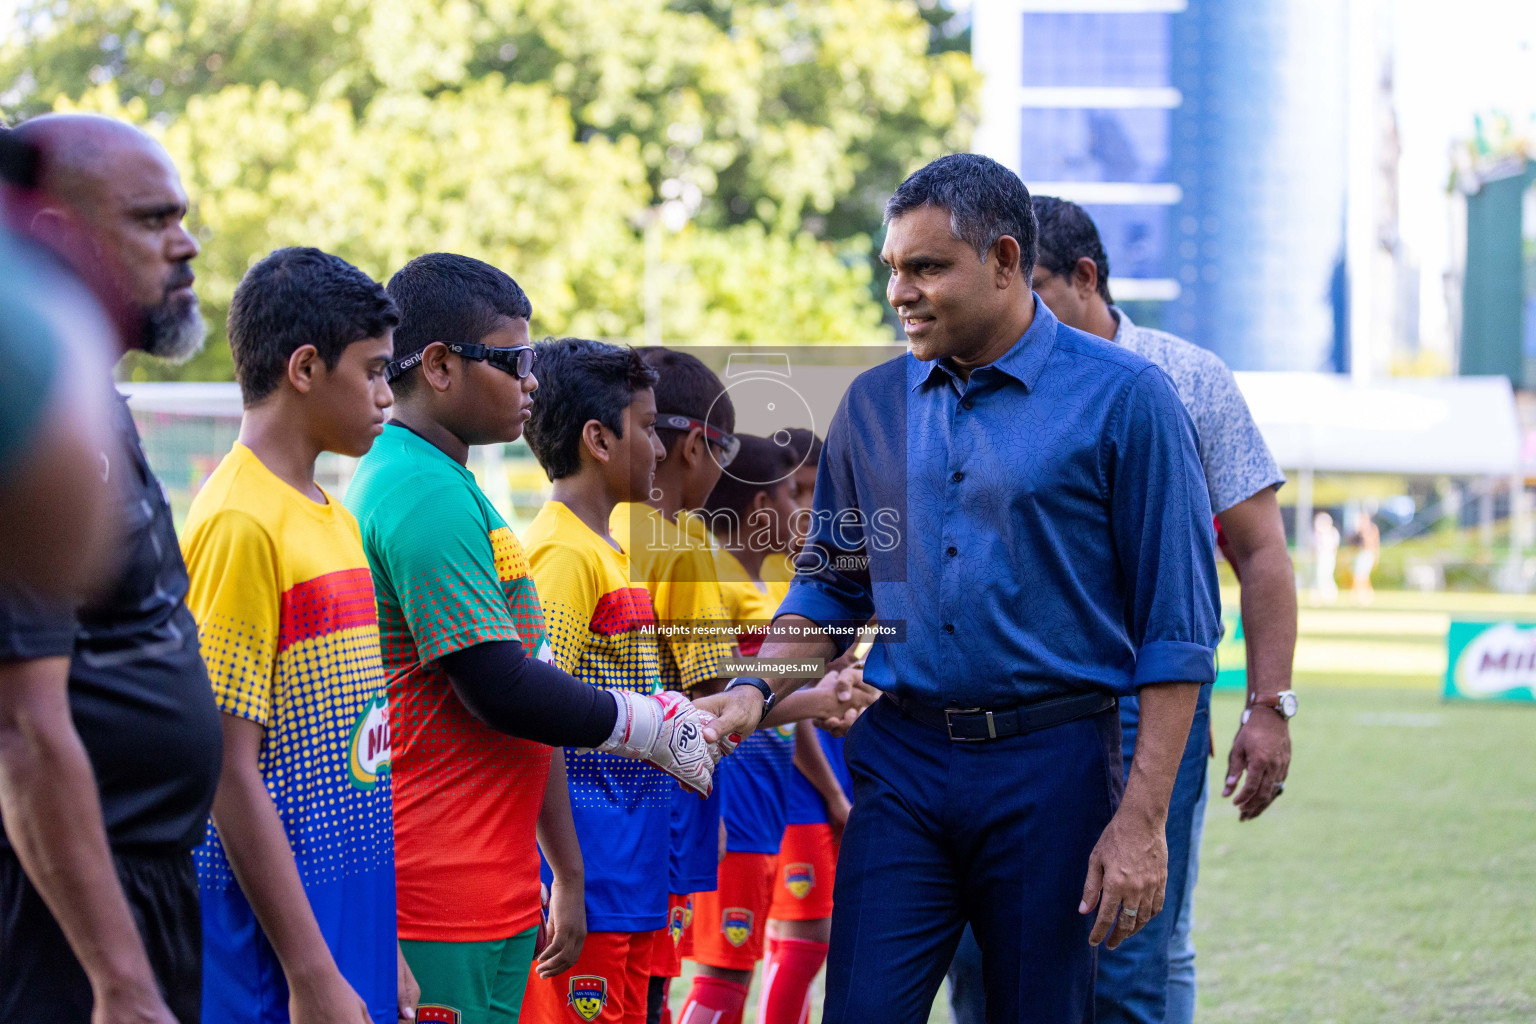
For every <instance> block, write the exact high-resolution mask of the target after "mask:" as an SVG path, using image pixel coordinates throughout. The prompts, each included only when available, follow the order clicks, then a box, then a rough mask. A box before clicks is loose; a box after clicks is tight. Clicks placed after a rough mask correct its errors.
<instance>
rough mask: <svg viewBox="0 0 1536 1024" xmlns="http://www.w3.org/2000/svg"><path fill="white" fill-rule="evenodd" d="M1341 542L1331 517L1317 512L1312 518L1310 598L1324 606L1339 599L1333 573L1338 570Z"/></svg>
mask: <svg viewBox="0 0 1536 1024" xmlns="http://www.w3.org/2000/svg"><path fill="white" fill-rule="evenodd" d="M1342 540H1343V538H1342V537H1341V536H1340V534H1339V528H1338V527H1337V526H1335V525H1334V522H1333V516H1331V515H1329V514H1328V513H1327V512H1319V513H1318V514H1317V515H1315V516H1313V517H1312V559H1313V561H1312V596H1313V597H1314V598H1316V599H1317V600H1319V601H1322V602H1324V603H1326V604H1333V602H1335V601H1337V600H1338V599H1339V584H1338V582H1337V581H1336V580H1335V579H1334V573H1336V572H1337V571H1338V568H1339V544H1340V543H1341V542H1342Z"/></svg>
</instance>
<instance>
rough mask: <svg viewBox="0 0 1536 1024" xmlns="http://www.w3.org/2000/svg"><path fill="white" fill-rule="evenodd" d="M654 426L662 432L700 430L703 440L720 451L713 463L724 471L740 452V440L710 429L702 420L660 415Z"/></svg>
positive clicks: (734, 436)
mask: <svg viewBox="0 0 1536 1024" xmlns="http://www.w3.org/2000/svg"><path fill="white" fill-rule="evenodd" d="M656 425H657V426H658V427H660V428H662V429H663V430H694V429H698V430H702V431H704V439H705V440H706V441H708V442H709V443H710V444H712V445H714V446H715V447H716V448H719V449H720V457H719V458H718V459H716V460H715V461H716V462H718V463H719V464H720V468H721V469H724V468H726V467H727V466H729V465H730V464H731V462H732V461H733V460H734V459H735V458H736V453H737V452H739V451H741V438H739V437H737V436H736V435H735V434H727V433H726V432H725V431H723V430H721V429H720V428H719V427H712V426H710V425H709V424H708V423H705V422H704V421H703V420H696V419H694V418H693V417H692V416H678V415H675V414H673V413H662V414H661V415H660V416H658V417H656Z"/></svg>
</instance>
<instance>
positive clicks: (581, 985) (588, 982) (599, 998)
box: [566, 974, 608, 1020]
mask: <svg viewBox="0 0 1536 1024" xmlns="http://www.w3.org/2000/svg"><path fill="white" fill-rule="evenodd" d="M566 1002H568V1003H570V1004H571V1009H573V1010H575V1011H576V1013H577V1015H578V1016H579V1017H581V1019H582V1020H597V1015H598V1014H600V1013H602V1012H603V1007H604V1006H606V1005H607V1003H608V981H607V979H605V978H599V977H597V976H596V975H594V974H582V975H578V976H576V977H574V978H572V979H571V994H570V996H569V997H568V998H567V999H566Z"/></svg>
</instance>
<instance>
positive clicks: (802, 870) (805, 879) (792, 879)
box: [784, 864, 816, 900]
mask: <svg viewBox="0 0 1536 1024" xmlns="http://www.w3.org/2000/svg"><path fill="white" fill-rule="evenodd" d="M784 888H786V889H788V890H789V894H790V895H791V896H793V897H794V898H795V899H797V900H803V899H805V898H806V897H807V896H809V895H810V893H811V890H812V889H814V888H816V869H815V868H814V867H813V866H812V865H810V864H787V865H785V867H784Z"/></svg>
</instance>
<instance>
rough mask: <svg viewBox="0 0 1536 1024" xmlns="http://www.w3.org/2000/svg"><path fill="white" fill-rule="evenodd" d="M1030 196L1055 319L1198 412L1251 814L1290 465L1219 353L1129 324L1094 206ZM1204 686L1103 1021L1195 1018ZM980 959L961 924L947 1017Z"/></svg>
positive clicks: (957, 1007)
mask: <svg viewBox="0 0 1536 1024" xmlns="http://www.w3.org/2000/svg"><path fill="white" fill-rule="evenodd" d="M1034 207H1035V216H1036V218H1037V219H1038V220H1039V224H1040V234H1039V238H1040V257H1039V260H1038V262H1037V263H1036V265H1035V273H1034V282H1033V283H1034V290H1035V293H1036V294H1038V295H1039V296H1040V299H1041V301H1043V302H1044V303H1045V304H1046V305H1047V306H1049V307H1050V309H1051V312H1053V313H1055V314H1056V316H1057V318H1059V319H1060V320H1061V322H1062V323H1064V324H1067V325H1069V326H1071V327H1076V328H1077V329H1079V330H1082V331H1087V332H1088V333H1089V334H1096V335H1098V336H1100V337H1102V338H1107V339H1109V340H1111V341H1114V342H1115V343H1116V344H1117V345H1123V346H1124V347H1126V348H1128V349H1130V350H1131V351H1133V352H1135V353H1137V354H1138V355H1141V356H1144V357H1145V358H1147V359H1149V360H1151V361H1152V362H1154V363H1156V364H1157V365H1158V366H1159V367H1161V368H1162V369H1163V371H1164V372H1166V373H1167V374H1168V376H1169V377H1171V378H1172V379H1173V382H1174V385H1175V387H1176V388H1177V389H1178V393H1179V398H1180V399H1181V400H1182V401H1183V403H1184V407H1185V409H1187V410H1188V412H1189V415H1190V418H1191V419H1192V420H1194V424H1195V431H1196V433H1197V434H1198V440H1199V445H1200V459H1201V462H1202V463H1203V464H1204V468H1205V479H1206V486H1207V489H1208V490H1209V492H1210V498H1211V509H1212V510H1213V511H1214V512H1215V513H1216V519H1217V522H1218V524H1219V528H1220V529H1219V535H1220V540H1221V547H1222V551H1223V552H1224V553H1225V554H1226V556H1227V559H1228V560H1229V561H1230V562H1231V563H1232V566H1233V569H1234V570H1235V571H1236V573H1237V576H1238V578H1239V580H1240V581H1241V587H1242V616H1243V626H1244V631H1245V634H1246V640H1247V646H1248V697H1249V701H1248V710H1247V711H1245V712H1244V714H1243V721H1242V724H1241V725H1240V726H1239V728H1238V731H1237V736H1236V738H1235V739H1234V740H1233V742H1232V750H1231V753H1230V755H1229V756H1228V759H1227V774H1226V780H1225V786H1224V788H1223V791H1222V796H1231V795H1232V794H1233V792H1234V790H1237V795H1236V797H1235V800H1234V803H1235V804H1236V805H1237V807H1238V809H1239V811H1240V812H1241V820H1243V821H1248V820H1251V819H1253V818H1256V817H1258V816H1259V815H1260V814H1262V813H1263V812H1264V809H1265V808H1266V807H1268V806H1269V805H1270V803H1271V802H1273V801H1274V799H1275V798H1276V797H1278V796H1279V795H1280V793H1281V791H1282V790H1283V789H1284V783H1285V777H1286V772H1287V770H1288V769H1289V766H1290V760H1291V743H1290V732H1289V727H1288V723H1287V718H1286V717H1285V715H1284V714H1283V713H1281V712H1280V711H1279V709H1278V708H1275V707H1273V706H1272V703H1273V702H1274V701H1275V697H1276V695H1277V694H1280V693H1282V692H1289V690H1290V686H1291V659H1292V655H1293V654H1294V653H1295V648H1296V577H1295V572H1294V570H1293V568H1292V566H1291V560H1290V555H1289V553H1288V552H1287V550H1286V546H1285V526H1284V524H1283V523H1282V522H1281V519H1280V506H1279V503H1278V501H1277V500H1276V497H1275V492H1276V491H1277V490H1278V489H1279V487H1280V486H1281V485H1282V484H1283V483H1285V476H1284V475H1283V474H1282V473H1281V472H1280V467H1279V466H1278V465H1276V463H1275V460H1274V456H1272V455H1271V454H1270V451H1269V448H1268V446H1267V445H1266V444H1265V443H1264V438H1263V437H1262V436H1261V435H1260V434H1259V430H1258V427H1257V426H1256V425H1255V424H1254V422H1253V416H1252V415H1251V414H1250V413H1249V411H1248V404H1247V402H1245V401H1244V400H1243V396H1242V393H1241V392H1240V391H1238V389H1237V382H1236V381H1235V380H1234V379H1233V377H1232V371H1231V370H1229V369H1228V368H1227V366H1226V364H1225V363H1223V362H1222V361H1221V360H1220V359H1219V358H1218V357H1217V356H1216V355H1215V354H1214V353H1212V352H1210V351H1208V350H1206V349H1203V348H1200V347H1199V346H1198V345H1192V344H1190V343H1189V342H1187V341H1184V340H1183V339H1181V338H1176V337H1174V336H1173V335H1171V334H1167V333H1164V332H1162V331H1154V330H1148V329H1147V328H1144V327H1137V326H1136V325H1135V324H1133V323H1132V322H1131V320H1130V317H1128V316H1126V315H1125V312H1124V311H1123V310H1120V309H1117V308H1116V307H1115V306H1114V304H1113V302H1112V300H1111V298H1110V293H1109V285H1108V280H1109V259H1108V257H1107V256H1106V255H1105V254H1104V246H1103V243H1102V242H1101V241H1100V239H1099V232H1098V229H1097V228H1096V227H1095V226H1094V223H1093V221H1092V219H1091V218H1089V216H1088V214H1087V213H1086V212H1084V210H1083V209H1082V208H1081V207H1080V206H1078V205H1077V204H1075V203H1069V202H1065V201H1063V200H1061V199H1056V198H1054V197H1050V196H1035V197H1034ZM1210 697H1211V694H1210V687H1209V686H1206V687H1203V688H1202V692H1201V695H1200V703H1199V708H1198V710H1197V712H1196V714H1195V721H1194V725H1193V727H1192V729H1191V731H1190V738H1189V744H1188V746H1187V747H1186V748H1185V752H1184V760H1183V762H1182V763H1181V765H1180V766H1179V774H1178V779H1177V781H1176V782H1175V784H1174V793H1173V800H1172V803H1171V805H1170V807H1169V810H1168V825H1167V837H1168V890H1167V900H1166V903H1165V904H1164V909H1163V912H1162V913H1161V914H1159V915H1158V916H1157V917H1156V918H1153V920H1152V921H1151V922H1150V923H1149V924H1148V925H1147V926H1146V927H1145V928H1144V929H1142V930H1141V931H1140V932H1138V933H1137V934H1136V935H1134V936H1132V937H1131V938H1130V939H1128V940H1126V941H1125V942H1124V943H1122V944H1121V945H1120V947H1119V948H1118V949H1114V950H1110V949H1107V948H1106V949H1102V950H1100V951H1099V972H1098V979H1097V985H1096V998H1095V1001H1096V1010H1097V1019H1098V1021H1099V1024H1106V1022H1109V1024H1189V1022H1190V1021H1191V1020H1192V1018H1193V1016H1194V1002H1195V970H1194V956H1195V953H1194V946H1193V944H1192V943H1191V942H1190V939H1189V927H1190V917H1191V914H1190V905H1191V896H1192V894H1193V890H1194V883H1195V876H1196V873H1197V871H1198V866H1199V849H1200V833H1201V826H1202V824H1203V821H1204V817H1205V801H1206V786H1205V776H1206V772H1205V762H1206V759H1207V757H1208V756H1210V754H1211V752H1212V751H1211V741H1210ZM1291 708H1294V705H1292V706H1291ZM1120 718H1121V725H1122V728H1123V731H1124V756H1125V763H1126V768H1127V770H1129V768H1130V762H1131V755H1132V753H1133V752H1134V750H1135V747H1136V726H1137V721H1138V709H1137V706H1136V698H1134V697H1132V698H1129V699H1126V698H1122V699H1121V701H1120ZM1244 775H1246V776H1247V778H1246V780H1243V776H1244ZM1240 780H1242V788H1241V789H1240V790H1238V784H1239V781H1240ZM979 959H980V957H979V950H977V949H976V947H975V941H974V939H973V938H971V936H970V935H969V934H967V935H966V937H965V940H964V941H963V943H962V945H961V949H960V952H959V954H957V956H956V960H955V966H954V967H953V968H952V969H951V972H950V995H951V1005H952V1009H953V1013H952V1017H953V1019H954V1020H955V1024H972V1022H976V1024H980V1022H981V1021H982V1020H983V1019H984V1012H983V1011H984V1007H983V1001H982V996H981V994H980V985H979V970H978V971H977V972H976V973H975V974H974V975H973V974H972V971H971V964H972V963H978V964H979Z"/></svg>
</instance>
